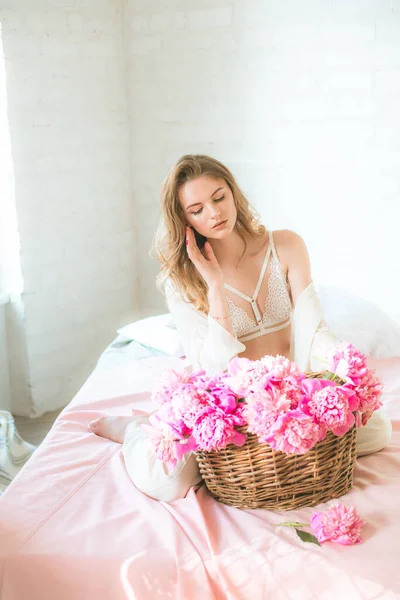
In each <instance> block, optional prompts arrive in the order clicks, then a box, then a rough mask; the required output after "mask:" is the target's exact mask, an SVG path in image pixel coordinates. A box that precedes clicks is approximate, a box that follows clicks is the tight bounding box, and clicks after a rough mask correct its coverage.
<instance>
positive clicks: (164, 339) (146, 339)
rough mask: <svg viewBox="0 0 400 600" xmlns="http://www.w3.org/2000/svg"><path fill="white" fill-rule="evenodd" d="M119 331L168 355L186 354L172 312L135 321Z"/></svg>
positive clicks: (126, 336)
mask: <svg viewBox="0 0 400 600" xmlns="http://www.w3.org/2000/svg"><path fill="white" fill-rule="evenodd" d="M118 333H119V335H122V336H123V337H124V338H126V339H128V340H135V341H136V342H139V344H143V345H144V346H150V347H151V348H155V349H156V350H159V351H160V352H164V353H165V354H168V356H176V357H178V358H181V357H183V356H185V353H184V351H183V349H182V346H181V344H180V342H179V339H178V332H177V330H176V327H175V325H174V322H173V320H172V315H171V314H170V313H166V314H163V315H157V316H155V317H147V318H146V319H141V320H140V321H135V322H134V323H130V324H129V325H126V326H125V327H121V329H118Z"/></svg>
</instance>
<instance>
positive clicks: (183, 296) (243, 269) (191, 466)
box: [89, 155, 391, 501]
mask: <svg viewBox="0 0 400 600" xmlns="http://www.w3.org/2000/svg"><path fill="white" fill-rule="evenodd" d="M162 217H163V218H162V222H161V225H160V228H159V231H158V234H157V236H156V243H155V247H156V251H157V255H158V258H159V260H160V262H161V273H160V275H159V279H158V285H159V287H163V286H164V285H165V292H166V298H167V304H168V307H169V309H170V311H171V313H172V315H173V317H174V321H175V324H176V327H177V330H178V333H179V336H180V339H181V343H182V346H183V348H184V350H185V354H186V357H187V359H188V361H189V362H190V364H191V367H192V368H193V369H195V370H197V369H199V368H204V369H206V370H207V372H209V373H213V372H217V371H219V370H221V369H224V368H225V367H226V365H227V363H228V362H229V361H230V360H231V359H232V358H234V357H235V356H241V357H247V358H249V359H251V360H256V359H259V358H261V357H262V356H264V355H266V354H272V355H277V354H280V355H282V356H286V357H287V358H289V359H290V360H295V362H297V364H298V365H299V366H300V368H301V369H303V370H318V369H321V368H323V367H324V362H323V359H321V357H324V356H325V355H326V353H327V351H328V350H329V349H330V348H332V347H333V346H335V345H336V344H337V343H338V340H336V339H335V337H334V336H333V334H332V333H331V332H330V331H329V328H328V327H327V326H326V325H325V323H324V321H323V315H322V310H321V306H320V304H319V301H318V298H317V295H316V293H315V289H314V285H313V283H312V278H311V268H310V260H309V256H308V252H307V248H306V246H305V244H304V241H303V240H302V238H301V237H300V236H299V235H297V234H296V233H294V232H293V231H288V230H282V231H275V232H272V231H267V230H266V228H265V227H264V226H263V225H261V224H260V222H259V219H258V216H257V214H256V213H255V211H254V210H253V209H252V208H251V207H250V205H249V203H248V201H247V199H246V198H245V196H244V194H243V193H242V192H241V190H240V189H239V187H238V185H237V183H236V181H235V179H234V177H233V175H232V174H231V172H230V171H229V170H228V169H227V167H225V166H224V165H223V164H222V163H220V162H219V161H217V160H215V159H213V158H211V157H208V156H203V155H187V156H183V157H182V158H181V159H180V160H179V161H178V162H177V164H176V165H175V166H174V167H173V168H172V169H171V171H170V173H169V174H168V176H167V178H166V180H165V182H164V185H163V190H162ZM146 421H147V415H146V414H144V413H141V414H139V413H136V414H135V415H134V416H133V417H102V418H100V419H97V420H96V421H94V422H93V423H91V424H90V426H89V428H90V430H91V431H92V432H93V433H96V434H97V435H100V436H103V437H107V438H109V439H112V440H114V441H116V442H120V443H123V444H124V446H123V451H124V457H125V463H126V466H127V469H128V472H129V474H130V476H131V478H132V480H133V482H134V483H135V485H136V486H137V487H138V488H139V489H141V490H142V491H144V492H145V493H146V494H148V495H149V496H152V497H153V498H156V499H160V500H165V501H172V500H174V499H176V498H179V497H183V496H184V495H185V494H186V493H187V491H188V489H189V488H190V487H191V486H193V485H195V484H196V483H198V482H199V481H200V480H201V478H200V475H199V472H198V469H197V463H196V460H195V458H194V457H193V456H185V457H184V459H183V460H182V461H180V462H179V463H178V464H177V466H176V468H175V469H174V471H173V472H172V473H171V474H170V473H168V472H167V470H166V468H165V466H164V465H163V464H162V463H161V462H160V461H158V460H157V459H156V458H155V457H154V456H153V455H152V452H151V449H150V446H149V442H148V439H147V437H146V434H145V433H144V431H143V429H142V428H141V424H142V423H144V422H146ZM390 435H391V426H390V421H389V419H388V418H387V417H386V416H385V415H384V414H383V413H382V412H381V411H377V412H376V413H374V415H373V417H372V418H371V419H370V420H369V422H368V425H367V426H366V427H363V428H361V429H359V430H358V431H357V452H358V455H362V454H369V453H371V452H376V451H378V450H380V449H382V448H383V447H384V446H385V445H387V443H388V442H389V440H390Z"/></svg>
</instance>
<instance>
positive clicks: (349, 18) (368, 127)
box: [125, 0, 400, 322]
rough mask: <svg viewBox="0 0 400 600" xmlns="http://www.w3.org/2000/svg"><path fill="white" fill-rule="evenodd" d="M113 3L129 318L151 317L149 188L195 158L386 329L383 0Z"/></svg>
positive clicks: (396, 37) (389, 100)
mask: <svg viewBox="0 0 400 600" xmlns="http://www.w3.org/2000/svg"><path fill="white" fill-rule="evenodd" d="M125 6H126V8H125V37H126V39H129V45H128V49H129V86H130V105H131V110H132V123H133V128H132V130H133V131H134V136H133V148H132V156H131V161H132V171H133V174H134V179H133V182H134V183H133V185H134V194H135V200H136V210H137V222H138V242H139V253H140V255H141V257H142V265H143V268H142V269H141V272H140V280H139V281H140V294H141V295H140V300H141V306H142V310H143V312H144V313H145V314H151V313H152V312H154V311H162V310H164V306H163V303H162V299H161V297H160V296H159V295H157V292H156V290H155V286H154V279H155V276H156V273H157V270H158V266H157V264H156V263H155V262H154V261H151V260H150V259H149V258H148V256H147V255H148V248H149V246H150V242H151V238H152V236H153V232H154V230H155V227H156V223H157V220H158V211H159V209H158V206H159V204H158V203H159V191H160V186H161V182H162V179H163V177H164V175H165V173H166V172H167V169H168V168H169V166H170V165H171V164H172V163H173V162H174V161H175V160H176V159H177V158H179V156H180V155H182V154H184V153H190V152H199V153H202V152H205V153H209V154H211V155H214V156H215V157H216V158H219V159H220V160H222V161H224V162H226V163H227V164H228V165H229V166H230V167H231V168H232V170H233V172H234V174H235V175H236V176H237V178H238V180H239V183H240V184H241V186H242V187H243V189H244V190H245V192H246V193H247V195H248V197H249V198H250V200H251V201H252V203H253V204H254V205H255V206H256V207H257V209H258V210H259V212H260V213H261V215H262V217H263V221H264V222H265V223H266V225H267V226H269V227H271V228H273V229H276V228H292V229H295V230H296V231H298V232H299V233H300V234H301V235H303V237H304V238H305V240H306V242H307V244H308V247H309V251H310V254H311V260H312V266H313V275H314V278H315V279H316V281H317V282H318V283H321V284H330V285H335V286H340V287H342V288H344V289H346V290H347V291H349V292H350V293H354V294H357V295H359V296H362V297H365V298H367V299H369V300H371V301H374V302H376V303H377V304H378V305H379V306H380V307H381V308H383V309H384V310H386V311H387V312H389V313H390V314H391V315H392V316H394V317H395V318H397V319H398V320H399V322H400V310H399V296H400V266H399V260H398V257H399V250H400V247H399V242H398V222H399V218H400V202H399V191H400V116H399V111H398V107H399V105H400V75H399V74H400V5H399V3H398V2H397V0H367V1H365V0H353V1H352V2H348V0H307V1H303V2H298V1H297V0H285V1H284V2H282V1H281V0H269V1H265V0H249V1H248V2H242V1H241V0H232V1H229V2H226V1H222V0H220V1H218V0H216V1H213V2H211V0H210V1H207V2H202V3H201V5H199V3H198V2H195V1H194V0H193V1H188V0H185V1H183V0H175V1H174V2H172V3H170V2H169V3H167V2H166V1H161V0H160V1H154V2H145V1H144V0H143V1H138V0H130V1H129V0H127V1H126V2H125ZM350 257H351V258H350Z"/></svg>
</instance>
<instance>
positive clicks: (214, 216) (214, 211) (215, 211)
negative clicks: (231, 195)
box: [211, 206, 221, 222]
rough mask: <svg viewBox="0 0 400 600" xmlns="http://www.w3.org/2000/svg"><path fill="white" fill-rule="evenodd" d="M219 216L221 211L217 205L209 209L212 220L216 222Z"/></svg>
mask: <svg viewBox="0 0 400 600" xmlns="http://www.w3.org/2000/svg"><path fill="white" fill-rule="evenodd" d="M220 216H221V212H220V211H219V210H218V208H217V207H215V206H214V207H213V208H212V209H211V217H212V219H214V221H216V222H218V219H219V218H220Z"/></svg>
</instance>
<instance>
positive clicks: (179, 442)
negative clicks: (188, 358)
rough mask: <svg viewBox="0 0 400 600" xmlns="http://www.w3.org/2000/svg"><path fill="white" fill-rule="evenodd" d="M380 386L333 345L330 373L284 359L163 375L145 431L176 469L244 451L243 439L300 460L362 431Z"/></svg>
mask: <svg viewBox="0 0 400 600" xmlns="http://www.w3.org/2000/svg"><path fill="white" fill-rule="evenodd" d="M381 395H382V383H381V381H380V380H379V378H378V377H377V376H376V374H375V372H374V371H373V370H371V369H369V368H368V367H367V362H366V357H365V355H364V354H362V353H361V352H359V351H358V350H357V349H356V348H355V347H354V346H353V345H352V344H348V343H341V344H338V345H337V346H336V347H335V348H334V349H333V350H332V351H331V352H330V354H329V356H328V357H327V370H326V371H324V372H321V373H314V374H308V375H307V374H306V373H303V372H301V371H300V369H299V367H298V366H297V365H296V364H295V363H294V362H291V361H290V360H289V359H287V358H285V357H283V356H275V357H274V356H269V355H267V356H264V357H263V358H261V359H260V360H255V361H252V360H249V359H247V358H234V359H232V360H231V361H230V363H229V364H228V366H227V369H226V371H224V372H221V373H218V374H217V375H214V376H208V375H206V373H205V372H204V371H198V372H196V373H192V374H190V375H189V374H187V373H185V372H178V371H175V370H168V371H166V372H164V373H163V375H162V378H161V381H160V382H159V383H158V384H157V385H156V387H155V389H154V391H153V400H155V401H156V402H157V405H158V407H159V408H158V409H157V410H156V412H154V413H153V414H152V415H151V416H150V425H142V427H143V428H145V429H146V430H147V431H148V433H149V435H150V436H151V439H152V440H153V443H154V448H155V452H156V454H157V456H158V458H159V459H160V460H162V461H163V462H166V463H167V464H168V465H169V466H170V467H172V468H173V467H174V466H175V464H176V462H177V460H180V459H181V458H182V456H183V455H184V454H185V453H186V452H191V451H196V450H202V451H206V452H211V451H219V450H221V449H222V448H225V447H226V446H227V445H228V444H234V445H236V446H242V445H243V444H244V443H245V441H246V437H247V436H246V433H244V431H247V432H249V433H253V434H256V435H257V437H258V440H259V442H260V443H265V444H269V446H270V447H271V448H273V449H274V450H280V451H281V452H283V453H285V454H305V453H306V452H308V451H309V450H310V449H311V448H313V446H315V444H316V443H317V442H319V441H321V440H323V439H324V438H325V436H326V434H327V432H328V431H331V432H332V433H333V434H334V435H337V436H342V435H344V434H345V433H346V432H347V431H349V429H351V428H352V427H353V426H354V425H356V426H357V427H361V426H362V425H365V424H366V423H367V421H368V419H369V418H370V417H371V415H372V413H373V412H374V411H375V410H377V409H378V408H379V407H380V406H381V405H382V403H381V400H380V398H381Z"/></svg>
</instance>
